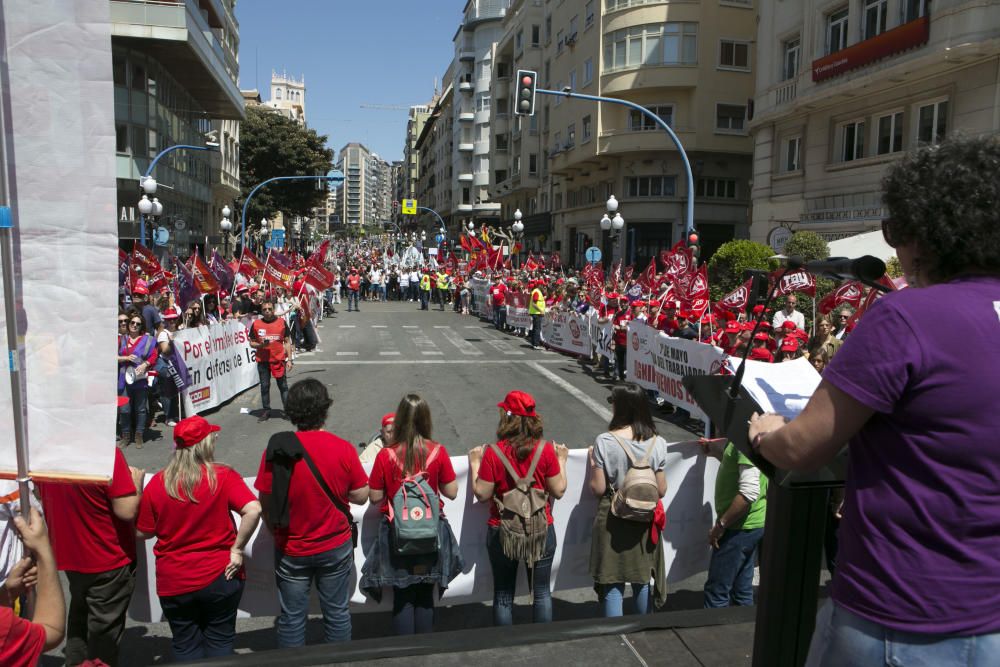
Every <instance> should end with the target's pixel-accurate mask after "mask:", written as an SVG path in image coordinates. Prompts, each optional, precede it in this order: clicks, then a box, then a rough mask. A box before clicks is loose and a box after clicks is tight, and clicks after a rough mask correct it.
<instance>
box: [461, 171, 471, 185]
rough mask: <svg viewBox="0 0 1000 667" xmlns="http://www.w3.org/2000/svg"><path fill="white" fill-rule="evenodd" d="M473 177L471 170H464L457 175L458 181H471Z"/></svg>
mask: <svg viewBox="0 0 1000 667" xmlns="http://www.w3.org/2000/svg"><path fill="white" fill-rule="evenodd" d="M473 178H474V176H473V175H472V172H466V173H463V174H459V175H458V182H459V183H471V182H472V179H473Z"/></svg>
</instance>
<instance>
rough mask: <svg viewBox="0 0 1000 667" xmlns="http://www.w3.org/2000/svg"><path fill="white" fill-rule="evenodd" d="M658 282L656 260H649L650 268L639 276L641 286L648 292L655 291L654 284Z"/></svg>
mask: <svg viewBox="0 0 1000 667" xmlns="http://www.w3.org/2000/svg"><path fill="white" fill-rule="evenodd" d="M655 281H656V258H655V257H650V258H649V266H647V267H646V270H645V271H643V272H642V273H641V274H640V275H639V284H640V285H642V286H644V287H645V288H646V289H647V290H652V289H653V283H654V282H655Z"/></svg>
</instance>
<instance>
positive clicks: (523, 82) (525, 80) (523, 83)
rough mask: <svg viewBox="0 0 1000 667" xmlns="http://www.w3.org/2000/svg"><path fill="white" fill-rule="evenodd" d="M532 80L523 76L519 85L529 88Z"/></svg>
mask: <svg viewBox="0 0 1000 667" xmlns="http://www.w3.org/2000/svg"><path fill="white" fill-rule="evenodd" d="M534 80H535V79H534V77H531V76H528V75H525V76H523V77H521V84H522V85H525V86H530V85H531V84H532V83H533V82H534Z"/></svg>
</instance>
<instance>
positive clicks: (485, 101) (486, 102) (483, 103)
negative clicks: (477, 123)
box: [476, 95, 490, 111]
mask: <svg viewBox="0 0 1000 667" xmlns="http://www.w3.org/2000/svg"><path fill="white" fill-rule="evenodd" d="M489 110H490V96H489V95H483V96H482V97H480V98H479V99H477V100H476V111H489Z"/></svg>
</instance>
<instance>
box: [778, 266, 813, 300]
mask: <svg viewBox="0 0 1000 667" xmlns="http://www.w3.org/2000/svg"><path fill="white" fill-rule="evenodd" d="M792 292H802V293H803V294H806V295H808V296H816V278H814V277H813V275H812V274H811V273H807V272H806V271H804V270H803V269H799V270H797V271H789V272H788V273H786V274H785V275H784V276H782V278H781V282H780V283H779V284H778V294H779V295H781V296H785V295H787V294H791V293H792Z"/></svg>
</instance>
